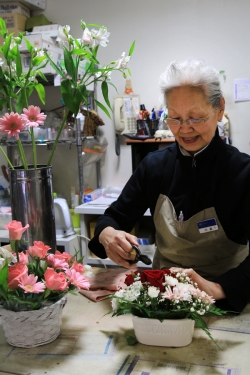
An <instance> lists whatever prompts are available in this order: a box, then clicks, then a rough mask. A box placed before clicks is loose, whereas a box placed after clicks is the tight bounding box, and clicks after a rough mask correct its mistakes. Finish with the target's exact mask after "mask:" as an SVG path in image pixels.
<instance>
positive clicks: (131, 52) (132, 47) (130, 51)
mask: <svg viewBox="0 0 250 375" xmlns="http://www.w3.org/2000/svg"><path fill="white" fill-rule="evenodd" d="M134 48H135V40H134V41H133V43H132V45H131V47H130V49H129V53H128V55H129V56H132V54H133V52H134Z"/></svg>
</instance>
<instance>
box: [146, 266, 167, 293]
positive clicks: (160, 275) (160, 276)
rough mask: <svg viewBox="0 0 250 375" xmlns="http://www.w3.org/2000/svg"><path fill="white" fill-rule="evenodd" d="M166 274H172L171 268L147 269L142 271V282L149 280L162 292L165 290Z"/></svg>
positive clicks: (151, 284)
mask: <svg viewBox="0 0 250 375" xmlns="http://www.w3.org/2000/svg"><path fill="white" fill-rule="evenodd" d="M165 275H170V271H169V270H145V271H142V272H141V282H142V283H145V282H148V283H149V284H150V286H155V287H157V288H159V289H160V291H161V292H163V291H164V289H165V287H164V285H163V283H164V282H165Z"/></svg>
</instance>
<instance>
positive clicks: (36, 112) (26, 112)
mask: <svg viewBox="0 0 250 375" xmlns="http://www.w3.org/2000/svg"><path fill="white" fill-rule="evenodd" d="M21 116H22V118H23V120H24V121H25V122H26V126H29V127H30V128H36V127H37V126H39V125H43V124H44V121H45V119H46V117H47V116H46V115H45V114H44V113H43V112H41V109H40V108H39V107H36V106H34V105H30V106H29V107H28V109H26V108H24V109H23V114H22V115H21Z"/></svg>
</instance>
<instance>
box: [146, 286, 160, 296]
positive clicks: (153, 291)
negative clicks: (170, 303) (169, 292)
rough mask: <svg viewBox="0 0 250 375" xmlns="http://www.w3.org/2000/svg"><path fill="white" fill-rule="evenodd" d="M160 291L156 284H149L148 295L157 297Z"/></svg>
mask: <svg viewBox="0 0 250 375" xmlns="http://www.w3.org/2000/svg"><path fill="white" fill-rule="evenodd" d="M159 293H160V291H159V289H157V288H156V287H155V286H149V287H148V295H149V297H150V298H156V297H158V295H159Z"/></svg>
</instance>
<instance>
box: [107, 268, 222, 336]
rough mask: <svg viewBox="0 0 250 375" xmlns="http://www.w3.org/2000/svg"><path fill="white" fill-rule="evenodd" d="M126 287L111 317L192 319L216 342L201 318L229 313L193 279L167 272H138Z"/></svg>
mask: <svg viewBox="0 0 250 375" xmlns="http://www.w3.org/2000/svg"><path fill="white" fill-rule="evenodd" d="M125 284H126V285H127V287H126V288H125V289H122V290H119V291H117V292H116V293H115V294H114V295H111V296H109V297H108V298H112V310H111V311H110V312H109V313H112V316H116V315H122V314H132V315H135V316H138V317H141V318H149V319H159V320H160V321H163V320H164V319H184V318H188V319H192V320H194V321H195V324H196V327H198V328H202V329H203V330H204V331H205V332H206V334H207V335H208V336H209V337H210V338H211V339H212V340H213V338H212V336H211V333H210V331H209V329H208V326H207V324H206V322H205V320H204V319H203V318H202V317H205V316H212V315H223V314H226V313H227V312H226V311H224V310H221V309H219V308H218V307H216V306H215V304H214V303H215V300H214V299H213V297H211V296H209V295H208V294H207V293H205V292H204V291H201V290H200V289H199V288H198V286H197V284H196V283H194V282H193V281H192V280H191V279H190V277H188V276H187V275H186V274H185V273H184V272H183V273H180V272H178V273H173V272H171V271H170V270H168V269H163V270H144V271H135V272H132V273H131V274H130V275H128V276H127V277H126V279H125Z"/></svg>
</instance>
